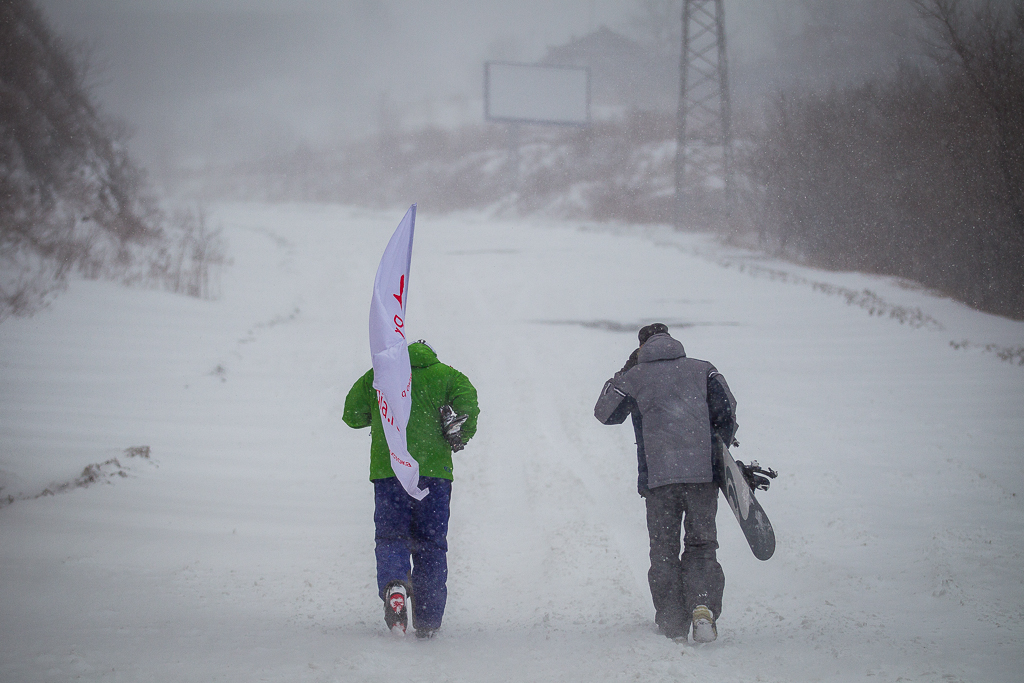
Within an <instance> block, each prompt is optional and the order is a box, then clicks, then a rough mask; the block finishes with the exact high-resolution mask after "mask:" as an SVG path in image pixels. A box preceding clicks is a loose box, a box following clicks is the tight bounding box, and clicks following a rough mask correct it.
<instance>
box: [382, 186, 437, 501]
mask: <svg viewBox="0 0 1024 683" xmlns="http://www.w3.org/2000/svg"><path fill="white" fill-rule="evenodd" d="M415 224H416V205H415V204H413V205H412V206H410V207H409V211H408V212H407V213H406V214H405V218H403V219H402V222H401V223H399V224H398V228H396V229H395V234H394V235H392V236H391V241H390V242H388V246H387V248H386V249H385V250H384V255H383V256H382V257H381V259H380V265H379V266H377V277H376V278H374V280H373V300H372V301H371V302H370V355H371V356H372V357H373V388H374V389H376V390H377V407H378V408H379V409H380V420H381V423H382V424H383V426H384V437H385V438H386V439H387V442H388V448H389V449H390V450H391V468H392V469H393V470H394V471H395V476H397V477H398V481H400V482H401V483H402V486H403V487H404V488H405V490H406V491H407V492H408V493H409V495H410V496H412V497H413V498H415V499H416V500H423V498H424V496H426V495H427V494H428V493H430V489H421V488H420V487H419V483H420V465H419V463H418V462H416V459H415V458H413V457H412V456H411V455H409V447H408V442H407V441H406V437H405V428H406V427H407V426H408V424H409V413H410V412H412V366H411V365H410V363H409V343H408V342H407V341H406V339H405V306H406V303H407V302H408V299H409V264H410V263H411V261H412V234H413V228H414V226H415Z"/></svg>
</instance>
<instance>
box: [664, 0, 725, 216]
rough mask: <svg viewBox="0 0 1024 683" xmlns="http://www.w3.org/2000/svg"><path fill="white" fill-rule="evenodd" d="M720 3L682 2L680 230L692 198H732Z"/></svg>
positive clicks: (678, 156)
mask: <svg viewBox="0 0 1024 683" xmlns="http://www.w3.org/2000/svg"><path fill="white" fill-rule="evenodd" d="M723 4H724V3H723V0H683V47H682V51H681V52H680V56H679V109H678V110H677V114H676V169H675V170H676V196H675V224H676V227H683V224H684V217H685V216H686V215H687V212H688V211H692V210H694V209H695V202H694V199H695V198H696V196H697V195H701V194H706V192H707V191H714V190H716V189H720V190H721V191H722V193H723V194H724V199H725V203H726V210H728V203H729V201H730V200H731V195H732V131H731V125H732V121H731V118H732V109H731V106H730V103H729V74H728V63H727V60H726V51H725V8H724V6H723Z"/></svg>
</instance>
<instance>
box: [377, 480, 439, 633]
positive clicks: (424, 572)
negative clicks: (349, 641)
mask: <svg viewBox="0 0 1024 683" xmlns="http://www.w3.org/2000/svg"><path fill="white" fill-rule="evenodd" d="M420 488H429V489H430V493H429V494H428V495H427V496H426V498H424V499H423V500H416V499H415V498H413V497H412V496H410V495H409V494H408V493H406V492H405V489H404V488H402V484H401V483H400V482H399V481H398V479H397V478H396V477H389V478H388V479H374V480H373V491H374V506H375V507H374V512H373V523H374V527H375V529H376V532H375V540H376V542H377V547H376V551H375V552H376V556H377V590H378V592H379V593H380V597H381V600H383V599H384V587H385V586H387V584H388V583H390V582H391V581H403V582H405V583H406V584H407V585H409V586H410V588H411V592H412V627H413V628H415V629H436V628H440V626H441V618H442V617H443V616H444V606H445V603H446V602H447V601H448V588H447V585H446V584H447V581H448V557H447V553H448V538H447V536H448V516H449V510H450V506H451V499H452V483H451V481H449V480H448V479H437V478H434V477H420ZM410 560H411V561H412V563H411V569H410Z"/></svg>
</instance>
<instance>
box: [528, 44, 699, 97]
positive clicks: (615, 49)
mask: <svg viewBox="0 0 1024 683" xmlns="http://www.w3.org/2000/svg"><path fill="white" fill-rule="evenodd" d="M541 63H542V64H551V65H557V66H586V67H589V68H590V89H591V90H590V97H591V103H592V105H593V107H594V109H595V114H596V115H597V116H598V117H602V115H609V114H614V113H618V112H626V111H630V110H641V111H674V110H675V107H676V103H677V99H678V96H679V95H678V93H679V83H678V76H677V74H678V73H679V67H678V64H674V63H673V62H672V60H669V59H666V58H664V57H659V56H658V55H656V54H655V53H654V52H652V51H651V50H649V49H647V48H646V47H644V46H643V45H641V44H640V43H638V42H636V41H635V40H631V39H630V38H627V37H626V36H624V35H622V34H620V33H616V32H615V31H613V30H611V29H610V28H608V27H607V26H601V27H600V28H599V29H597V30H596V31H594V32H592V33H588V34H587V35H585V36H583V37H581V38H575V39H573V40H571V41H570V42H568V43H566V44H565V45H559V46H556V47H549V48H548V53H547V55H546V56H545V57H544V58H543V59H542V60H541Z"/></svg>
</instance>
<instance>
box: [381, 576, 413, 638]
mask: <svg viewBox="0 0 1024 683" xmlns="http://www.w3.org/2000/svg"><path fill="white" fill-rule="evenodd" d="M408 604H409V590H408V589H407V588H406V587H405V584H404V583H402V582H401V581H392V582H391V583H389V584H388V585H387V586H385V587H384V623H385V624H387V627H388V630H390V631H391V633H393V634H394V635H396V636H404V635H405V629H406V627H407V626H408V624H409V610H408Z"/></svg>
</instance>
